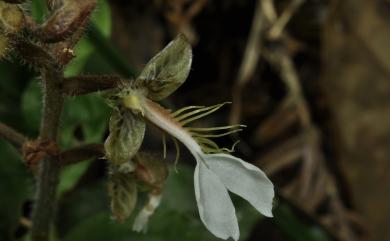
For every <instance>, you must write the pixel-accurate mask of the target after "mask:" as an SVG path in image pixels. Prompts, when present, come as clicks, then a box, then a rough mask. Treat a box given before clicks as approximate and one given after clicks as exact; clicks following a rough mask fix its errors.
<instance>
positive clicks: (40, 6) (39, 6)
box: [30, 0, 47, 23]
mask: <svg viewBox="0 0 390 241" xmlns="http://www.w3.org/2000/svg"><path fill="white" fill-rule="evenodd" d="M30 12H31V15H32V16H33V18H34V19H35V20H36V21H37V22H38V23H42V22H43V20H44V17H45V16H46V14H47V9H46V4H45V1H44V0H32V1H31V4H30Z"/></svg>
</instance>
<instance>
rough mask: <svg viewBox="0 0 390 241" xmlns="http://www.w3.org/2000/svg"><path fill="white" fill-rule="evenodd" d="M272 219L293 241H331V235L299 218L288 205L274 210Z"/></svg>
mask: <svg viewBox="0 0 390 241" xmlns="http://www.w3.org/2000/svg"><path fill="white" fill-rule="evenodd" d="M274 215H275V217H274V218H273V219H272V221H273V222H274V223H275V224H276V225H277V226H278V227H279V228H280V230H282V231H283V232H284V233H285V234H286V235H287V236H288V237H289V238H290V240H291V241H329V240H330V239H329V237H328V236H327V235H326V234H325V233H324V232H323V231H321V230H319V229H318V228H316V227H315V226H309V225H306V224H305V223H303V222H302V221H301V220H299V219H298V218H297V216H296V215H295V214H294V213H293V212H292V210H291V209H290V208H289V207H288V206H286V205H280V206H278V207H277V208H275V210H274Z"/></svg>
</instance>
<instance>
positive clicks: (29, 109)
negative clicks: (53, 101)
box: [21, 78, 42, 133]
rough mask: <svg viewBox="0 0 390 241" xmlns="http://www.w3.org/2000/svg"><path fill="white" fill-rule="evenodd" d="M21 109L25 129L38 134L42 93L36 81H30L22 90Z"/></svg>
mask: <svg viewBox="0 0 390 241" xmlns="http://www.w3.org/2000/svg"><path fill="white" fill-rule="evenodd" d="M21 109H22V116H23V119H24V122H25V123H26V125H27V127H28V128H29V129H30V130H31V131H33V132H36V133H38V130H39V126H40V123H41V115H42V91H41V86H40V84H39V80H38V79H36V78H34V79H32V80H31V81H30V83H29V84H28V86H27V88H26V89H25V90H24V92H23V94H22V101H21Z"/></svg>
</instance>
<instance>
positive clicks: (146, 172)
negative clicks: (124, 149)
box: [134, 152, 168, 189]
mask: <svg viewBox="0 0 390 241" xmlns="http://www.w3.org/2000/svg"><path fill="white" fill-rule="evenodd" d="M134 161H135V162H136V164H137V167H136V169H135V175H136V177H137V179H138V180H140V181H142V182H143V183H144V184H146V185H147V186H150V187H152V188H157V189H161V188H162V186H163V185H164V183H165V181H166V179H167V177H168V166H167V164H166V163H165V162H164V161H163V160H161V158H157V157H156V156H153V155H151V154H149V153H145V152H139V153H137V155H135V157H134Z"/></svg>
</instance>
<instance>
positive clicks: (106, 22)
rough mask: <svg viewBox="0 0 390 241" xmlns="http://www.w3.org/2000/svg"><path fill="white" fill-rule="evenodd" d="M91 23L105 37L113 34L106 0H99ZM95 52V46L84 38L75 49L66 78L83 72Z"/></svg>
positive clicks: (66, 71)
mask: <svg viewBox="0 0 390 241" xmlns="http://www.w3.org/2000/svg"><path fill="white" fill-rule="evenodd" d="M91 22H92V24H93V25H94V26H97V28H98V30H99V31H100V32H101V33H102V34H103V35H104V36H105V37H109V36H110V34H111V11H110V6H109V4H108V2H107V1H106V0H98V3H97V6H96V10H95V11H94V12H93V14H92V17H91ZM94 51H95V48H94V45H93V44H92V43H91V41H90V40H89V39H88V38H82V39H81V40H80V41H79V42H78V44H77V45H76V48H75V53H76V57H75V58H74V59H73V60H72V62H71V63H70V64H69V65H68V66H67V67H66V69H65V76H67V77H68V76H74V75H77V74H79V73H80V72H82V70H83V68H84V66H85V64H86V62H87V61H88V58H89V57H90V56H91V54H92V53H93V52H94Z"/></svg>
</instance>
